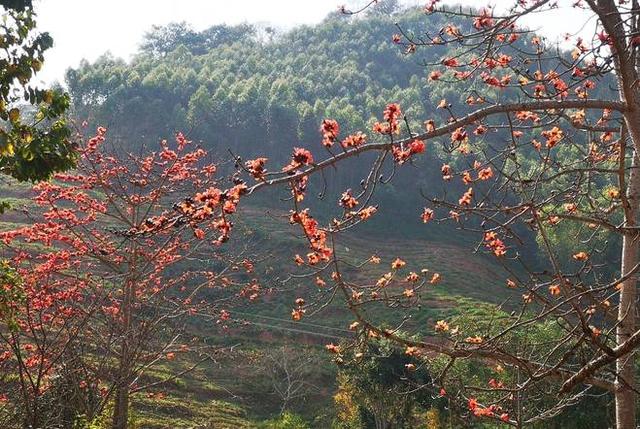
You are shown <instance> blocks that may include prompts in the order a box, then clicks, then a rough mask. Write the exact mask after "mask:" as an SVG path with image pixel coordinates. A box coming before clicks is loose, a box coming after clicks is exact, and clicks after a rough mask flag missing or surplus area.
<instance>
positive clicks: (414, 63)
mask: <svg viewBox="0 0 640 429" xmlns="http://www.w3.org/2000/svg"><path fill="white" fill-rule="evenodd" d="M396 21H401V22H402V23H403V27H405V28H407V29H411V28H412V27H413V28H415V29H416V30H418V29H423V28H424V26H425V25H429V26H433V27H434V28H439V27H441V26H442V23H438V22H436V21H437V18H435V17H429V18H428V21H427V20H426V17H425V16H424V14H422V13H420V12H419V11H417V10H412V11H405V12H402V13H401V14H399V15H396V16H388V15H381V14H369V15H368V16H366V17H360V18H357V19H349V18H346V17H343V16H341V15H339V14H332V15H329V16H328V17H327V18H326V19H325V20H324V22H322V23H321V24H319V25H316V26H313V27H309V26H303V27H299V28H296V29H294V30H292V31H289V32H287V33H284V34H273V33H272V32H270V31H264V30H258V29H256V28H254V27H252V26H249V25H242V26H238V27H227V26H216V27H212V28H211V29H209V30H205V31H203V32H201V33H196V32H193V31H191V30H189V28H188V27H187V26H185V25H179V24H174V25H170V26H168V27H161V28H154V29H153V30H152V31H151V32H150V33H148V34H147V37H146V39H145V40H144V41H143V43H142V44H141V48H140V52H139V53H138V54H137V56H135V58H134V59H133V61H132V63H131V64H126V63H125V62H124V61H122V60H120V59H116V58H113V57H112V56H110V55H105V56H103V57H101V58H100V59H99V60H97V61H96V62H95V63H93V64H89V63H83V64H82V65H81V66H80V68H79V69H77V70H70V71H69V72H68V73H67V78H66V79H67V84H68V87H69V90H70V93H71V95H72V97H73V101H74V104H75V107H76V111H77V114H78V116H79V117H90V118H91V119H92V122H96V123H101V124H105V125H107V126H110V127H111V128H112V131H117V132H125V131H126V135H127V136H129V137H128V138H137V137H139V136H145V137H147V138H151V139H154V138H156V137H157V136H160V135H164V136H166V135H170V134H171V133H173V132H174V131H175V130H184V131H188V132H189V134H190V135H191V137H193V138H194V139H202V140H205V141H206V142H207V143H208V144H209V145H212V146H228V147H233V148H234V149H235V150H237V151H240V152H244V153H246V151H250V152H255V153H265V151H266V152H273V149H280V150H287V151H288V150H289V149H290V147H291V145H292V144H300V143H301V142H302V143H308V144H314V145H315V144H317V143H318V142H319V134H318V126H319V123H320V121H321V120H322V119H323V118H325V117H331V118H334V119H336V120H338V121H339V122H340V123H341V124H342V126H343V128H344V129H345V132H347V131H350V130H353V129H359V130H362V129H364V130H367V129H370V125H371V123H372V120H373V117H374V116H376V115H377V116H379V115H380V114H381V111H382V109H383V108H384V106H385V105H386V104H387V103H389V102H391V101H396V102H399V103H401V105H402V106H403V107H404V109H405V111H406V112H407V113H408V115H409V117H411V118H416V119H419V118H424V117H425V112H426V111H428V110H431V109H432V106H435V105H436V104H437V100H439V99H440V98H442V93H441V92H439V91H435V90H434V88H432V87H430V86H429V85H428V84H426V83H427V81H426V71H425V68H424V67H423V66H422V65H421V64H420V62H421V61H423V60H425V58H423V57H420V56H418V55H415V56H407V55H404V53H403V52H402V49H401V48H400V47H398V46H397V45H394V43H393V42H392V38H391V36H392V35H393V34H394V33H396V32H397V31H398V29H397V28H396V27H395V25H394V22H396ZM432 54H433V53H432ZM429 60H435V61H437V60H438V58H429ZM285 156H286V154H283V158H284V157H285Z"/></svg>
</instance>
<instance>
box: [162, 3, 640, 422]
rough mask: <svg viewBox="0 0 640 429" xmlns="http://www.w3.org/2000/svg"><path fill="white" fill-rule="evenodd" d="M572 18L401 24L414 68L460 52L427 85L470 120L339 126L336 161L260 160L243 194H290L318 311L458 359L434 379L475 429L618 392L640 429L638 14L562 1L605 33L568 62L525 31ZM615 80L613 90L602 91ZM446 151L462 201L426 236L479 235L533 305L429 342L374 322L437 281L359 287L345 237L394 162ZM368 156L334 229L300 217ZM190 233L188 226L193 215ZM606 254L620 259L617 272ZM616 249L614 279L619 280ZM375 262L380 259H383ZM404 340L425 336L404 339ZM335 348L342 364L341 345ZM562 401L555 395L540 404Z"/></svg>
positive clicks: (620, 6)
mask: <svg viewBox="0 0 640 429" xmlns="http://www.w3.org/2000/svg"><path fill="white" fill-rule="evenodd" d="M374 3H376V1H375V0H374V1H372V2H370V3H369V5H373V4H374ZM559 3H560V2H555V1H554V2H552V1H549V0H537V1H536V0H531V1H528V0H518V1H514V4H513V7H511V8H510V9H508V11H507V12H504V13H496V12H494V11H493V10H492V9H491V8H485V9H482V10H480V11H475V10H462V9H455V10H446V9H445V8H440V7H439V6H438V0H430V1H429V2H428V4H427V6H426V7H425V12H426V13H427V18H426V19H428V16H429V15H430V14H433V13H442V14H446V15H448V16H450V17H451V19H452V23H451V24H449V25H446V26H444V27H443V28H441V29H439V31H437V32H435V33H434V34H431V33H429V32H425V33H421V34H420V35H414V34H412V33H410V32H405V31H403V30H402V26H401V25H400V26H399V28H400V30H399V33H398V34H396V35H394V36H393V38H392V40H393V42H394V43H397V44H398V45H399V46H402V48H403V49H405V50H406V52H407V53H408V54H412V53H415V52H419V50H420V49H442V47H447V46H452V47H455V48H456V50H455V51H453V50H450V51H448V54H445V55H447V56H446V57H444V58H442V60H441V61H440V62H439V63H437V64H430V65H429V67H430V70H429V71H428V73H427V75H428V77H429V84H430V85H437V84H438V83H445V84H453V83H455V84H456V85H458V86H457V87H456V89H457V90H459V91H461V92H466V93H467V94H468V96H467V98H466V105H462V106H461V105H453V104H452V103H449V102H447V101H446V100H443V101H442V102H440V103H439V105H438V106H433V107H434V111H435V110H436V108H439V109H441V111H442V112H444V117H442V118H441V119H437V118H405V117H404V116H403V114H402V111H401V107H400V106H399V105H398V104H395V103H391V104H389V106H387V108H386V109H385V111H384V117H383V118H382V119H381V120H380V121H379V122H377V123H376V124H374V126H373V133H374V136H375V137H374V139H373V140H371V141H370V142H368V141H367V140H368V138H367V136H366V135H365V134H364V133H362V132H359V133H355V134H351V135H348V136H346V137H342V136H341V135H340V126H339V124H338V123H337V122H336V121H334V120H331V119H327V120H325V121H323V123H322V125H321V133H322V142H321V143H322V145H323V146H325V147H326V148H327V149H328V155H327V156H326V157H325V158H324V159H323V160H322V161H315V160H314V156H313V155H312V153H311V152H310V151H309V150H308V149H303V148H296V149H294V151H293V154H292V157H291V162H290V164H288V165H286V166H285V167H284V168H277V167H276V168H275V169H274V170H272V171H271V170H270V169H269V165H268V161H267V160H266V159H265V158H259V159H255V160H251V161H248V162H246V164H244V170H246V171H247V172H248V173H249V174H250V175H252V176H253V177H254V178H255V180H256V181H257V183H256V184H255V185H253V186H252V187H249V189H248V191H247V193H248V194H251V193H253V192H256V191H258V190H260V189H262V188H264V187H267V186H273V185H278V184H287V185H289V187H290V188H291V192H292V194H293V195H292V197H293V198H292V201H293V210H292V214H291V217H290V221H291V223H292V224H296V225H299V226H300V227H301V229H302V231H303V233H304V236H305V237H306V239H307V240H308V242H309V252H308V254H307V255H304V256H301V255H296V256H295V262H296V263H297V264H298V265H300V266H304V267H306V268H307V269H308V270H309V271H308V272H307V275H308V276H310V277H313V278H315V280H314V281H315V284H316V285H318V286H319V287H321V288H322V293H321V296H322V297H328V298H329V299H330V300H333V299H335V298H336V297H337V296H340V297H342V298H343V300H344V301H345V303H346V306H347V307H348V308H349V309H350V310H351V311H352V312H353V314H354V315H355V318H356V321H355V322H354V323H353V325H352V326H351V328H352V329H353V330H354V331H355V332H357V333H358V336H359V337H371V336H374V337H375V336H382V337H385V338H389V339H392V340H394V341H395V342H396V343H397V344H401V345H404V346H405V347H406V349H405V352H406V353H407V354H410V355H418V356H425V355H429V356H436V355H439V356H444V357H445V358H446V359H448V363H447V364H446V365H445V366H444V367H443V368H442V371H441V372H440V373H439V374H434V383H436V384H439V385H440V386H441V388H442V391H441V394H442V395H443V396H447V397H449V398H450V400H451V401H459V402H464V403H465V404H466V409H467V410H468V414H469V415H470V418H475V417H479V418H487V419H493V420H497V421H501V422H503V423H505V424H509V425H512V426H515V427H523V426H525V425H528V424H533V423H535V422H538V421H542V420H544V419H546V418H550V417H553V416H555V415H557V414H559V413H561V412H563V410H565V409H566V408H568V407H571V406H573V405H575V404H576V403H577V402H579V401H580V400H581V399H584V398H586V397H588V396H589V395H590V394H591V393H592V392H596V391H597V392H600V391H605V392H609V393H610V394H611V395H613V396H614V398H615V409H616V416H615V421H616V427H617V428H618V429H628V428H635V427H636V403H635V400H636V397H635V394H636V392H637V382H636V374H635V350H636V348H637V346H638V344H640V330H639V329H638V324H637V315H636V311H637V310H636V296H637V293H636V291H637V272H638V268H639V267H640V264H639V255H638V225H637V223H638V210H639V207H638V204H639V201H638V199H639V198H640V175H639V174H638V170H637V164H638V159H637V156H638V155H637V154H638V149H639V148H640V147H639V145H640V92H639V91H640V89H639V85H638V82H639V81H640V80H639V78H640V75H639V72H640V70H639V67H640V66H638V64H640V61H639V60H638V45H639V44H640V29H639V27H638V25H639V23H638V21H639V19H640V5H639V3H638V1H637V0H620V1H618V2H615V1H614V0H582V1H571V2H566V3H567V4H568V6H570V7H574V8H576V10H579V11H581V12H583V13H589V12H590V14H591V15H592V18H593V19H592V20H591V21H593V22H596V28H597V30H596V31H595V34H594V35H593V37H592V38H591V39H590V40H586V39H584V38H580V37H575V38H573V37H571V36H569V37H568V38H567V40H569V41H571V42H572V43H573V45H574V48H573V50H572V51H571V52H563V51H562V50H559V49H556V48H557V46H555V45H554V44H551V43H548V42H547V41H545V40H544V39H543V38H541V37H539V36H536V35H535V34H533V33H532V32H530V31H528V30H527V29H526V28H524V26H523V25H522V24H521V20H522V19H523V18H524V17H526V16H530V15H534V14H535V16H537V17H539V18H540V19H544V17H545V14H553V13H554V10H555V8H556V7H557V5H558V4H559ZM343 11H344V12H345V13H349V12H348V11H347V10H346V9H344V8H343ZM453 20H455V22H453ZM601 81H604V82H607V84H605V87H604V88H597V87H598V83H599V82H601ZM609 85H610V86H611V87H612V88H609ZM594 94H597V95H594ZM514 100H516V101H514ZM390 101H392V100H390ZM416 120H419V121H420V122H422V121H424V130H423V131H422V132H419V133H417V132H415V129H414V130H413V131H412V130H410V129H409V126H410V125H411V126H413V125H412V124H415V123H416ZM369 139H370V138H369ZM436 142H439V143H440V145H441V147H442V149H443V150H442V151H440V152H439V154H440V155H439V156H442V158H443V165H442V167H441V170H442V179H443V180H444V182H445V183H457V184H458V185H457V186H455V185H452V186H451V189H452V190H454V191H455V192H456V193H458V195H456V196H455V197H454V198H453V199H452V197H451V196H450V195H449V194H450V193H448V194H447V195H445V196H444V197H440V198H437V197H430V198H429V200H430V203H429V205H428V206H427V207H425V209H424V212H423V213H421V214H420V216H421V217H422V219H423V221H424V222H425V223H429V222H434V221H449V222H453V223H454V224H456V225H459V227H460V228H465V229H469V230H472V231H475V232H476V233H478V234H479V236H478V242H479V246H478V249H485V250H486V251H487V252H488V253H490V254H491V255H492V256H493V257H495V258H497V259H498V261H500V262H502V263H503V264H504V266H505V268H506V269H507V270H508V271H509V274H508V276H505V278H504V279H502V280H500V279H496V282H497V283H499V284H500V285H505V286H500V287H507V288H513V289H518V290H521V291H522V292H521V293H518V299H517V300H516V299H515V298H512V299H511V300H510V302H508V303H506V304H505V306H504V309H506V310H508V311H498V310H496V311H495V313H494V314H493V315H492V316H491V317H488V318H487V320H485V323H481V324H478V323H477V322H478V321H477V320H476V321H474V323H475V325H474V324H471V325H462V324H461V325H460V326H456V325H455V324H450V322H452V321H447V320H441V321H438V323H437V324H436V325H435V326H434V327H433V328H430V329H428V330H427V329H425V327H424V326H411V325H410V324H407V323H405V321H402V322H401V323H399V325H398V326H395V327H389V326H380V325H378V324H377V323H374V321H372V320H371V319H370V318H369V317H368V315H369V314H371V312H368V311H367V309H374V310H375V312H376V313H378V314H379V313H380V312H381V311H382V309H383V308H384V306H385V305H387V306H389V307H393V308H395V309H397V308H403V309H406V310H407V311H409V310H410V309H411V308H414V307H415V306H416V305H417V304H419V303H420V301H421V298H422V297H423V295H424V294H425V293H426V292H425V291H427V290H428V288H429V287H431V285H433V284H436V283H438V282H439V281H440V280H441V279H440V276H439V275H438V274H437V273H431V272H429V271H421V270H420V269H419V268H422V267H415V268H414V267H408V266H407V264H406V262H405V261H403V260H402V259H401V258H398V259H396V260H394V261H392V262H391V264H390V268H391V269H390V270H389V271H387V272H386V273H383V274H382V275H381V276H380V277H379V278H376V279H372V280H371V281H370V282H364V283H363V282H362V280H358V279H361V277H353V278H352V277H351V273H352V272H353V270H354V268H358V266H361V265H362V264H360V265H358V264H354V262H353V261H352V260H349V259H347V258H344V255H343V254H342V253H341V251H339V250H338V248H336V246H335V240H336V239H337V236H338V235H339V233H340V232H342V231H345V230H349V229H353V228H354V227H355V226H356V225H357V224H358V223H360V222H362V221H364V220H366V219H368V218H370V217H371V216H372V215H374V214H375V212H376V210H377V208H376V206H375V205H374V204H373V201H374V191H375V189H376V187H377V186H378V185H379V184H380V171H381V168H382V167H383V166H384V165H385V163H387V162H389V161H391V162H393V164H394V165H395V166H396V167H399V166H401V165H404V164H408V163H410V162H411V161H412V160H413V159H414V158H415V157H416V156H420V154H421V153H422V152H425V151H426V149H427V145H428V144H429V143H431V146H433V147H435V146H436V145H435V143H436ZM336 147H338V148H339V150H338V151H336V150H335V148H336ZM364 152H378V153H379V155H378V157H377V158H376V160H375V162H374V164H373V165H372V169H371V172H370V174H369V175H368V176H367V177H365V178H364V180H363V181H362V182H361V184H360V188H357V187H355V186H354V187H353V189H356V191H353V190H347V191H345V192H344V193H343V194H342V195H341V196H340V197H339V206H340V208H339V213H338V214H337V215H336V217H335V218H334V219H333V220H332V221H331V222H329V223H328V224H327V225H322V224H320V222H319V221H318V220H317V219H315V218H314V217H313V215H312V214H311V213H310V211H309V210H308V209H305V208H303V204H304V195H305V193H306V190H307V187H308V181H309V178H310V177H311V175H313V174H314V173H316V172H319V171H322V170H324V169H326V168H328V167H334V166H339V165H340V164H341V162H342V161H344V160H346V159H348V158H354V157H356V156H358V155H360V154H362V153H364ZM432 152H433V153H434V154H436V151H435V150H432ZM316 156H317V155H316ZM452 159H454V160H455V163H453V162H452V161H451V160H452ZM461 185H463V186H464V189H463V190H462V191H459V187H460V186H461ZM428 191H429V190H425V193H428ZM413 215H415V216H418V215H419V214H413ZM176 219H177V220H181V221H188V220H189V219H190V217H189V216H188V215H187V214H179V215H177V216H176V217H175V218H174V220H176ZM558 231H560V232H561V233H563V234H564V236H563V240H562V241H564V242H565V244H569V245H571V244H573V246H570V247H571V248H572V249H571V250H572V251H571V254H566V252H559V251H558V250H559V249H558V246H556V245H555V244H554V243H558V242H560V241H559V240H558V239H557V237H558V236H561V235H560V234H558ZM567 234H571V235H567ZM554 237H555V238H554ZM603 237H604V238H603ZM616 237H617V238H618V240H616V239H615V238H616ZM554 240H555V241H554ZM527 242H528V243H529V244H536V245H539V247H540V248H541V249H542V251H543V252H544V254H545V255H546V263H542V262H541V263H540V264H539V263H534V262H532V261H528V260H526V258H523V257H522V256H521V255H522V253H521V252H520V250H519V247H520V246H521V245H523V244H524V245H526V244H527ZM567 242H568V243H567ZM605 242H606V243H608V245H609V246H611V247H615V249H608V250H607V252H608V253H607V257H606V258H603V257H600V254H602V246H604V244H605ZM616 243H619V245H617V244H616ZM616 246H617V247H616ZM565 247H567V246H565ZM614 250H615V252H617V256H616V257H614V258H613V259H614V262H615V263H616V264H618V266H617V267H615V268H612V267H611V265H612V264H611V260H610V259H611V256H610V255H611V254H612V252H614ZM607 258H609V259H607ZM362 262H363V263H366V262H369V263H373V264H376V263H379V262H381V261H380V260H379V258H377V257H372V258H370V259H369V260H368V261H362ZM410 269H413V271H410ZM296 278H298V279H300V277H299V276H298V277H296ZM398 285H401V287H398ZM305 298H307V297H300V298H299V299H298V300H296V304H295V305H296V306H295V308H294V310H293V312H292V316H293V318H294V319H300V318H301V317H303V316H304V315H305V313H307V314H308V313H310V312H311V311H310V310H312V309H313V308H314V306H315V305H316V304H319V306H320V308H322V307H323V306H324V305H326V301H325V302H319V301H318V300H313V299H305ZM408 328H411V330H412V331H415V332H409V333H410V334H412V335H402V336H400V335H397V332H398V330H399V329H402V331H407V330H408ZM435 335H438V336H440V338H434V336H435ZM328 348H329V349H330V351H332V352H334V353H336V354H338V355H340V356H339V358H340V359H344V356H342V354H343V353H346V351H345V350H343V349H342V348H341V347H339V346H335V345H329V346H328ZM470 360H475V361H476V362H477V363H479V364H485V365H489V364H491V365H493V366H492V367H493V368H494V369H495V373H496V376H495V377H494V378H490V379H488V380H487V381H486V384H483V385H469V384H463V385H460V386H450V385H449V384H448V380H450V378H448V375H450V374H451V372H452V371H451V370H452V368H455V367H456V366H457V365H458V363H459V362H461V361H463V362H468V361H470ZM432 372H433V371H432ZM449 387H452V388H449ZM448 388H449V389H448ZM598 389H601V390H598ZM549 393H554V394H557V395H559V396H558V398H557V399H556V400H554V401H548V400H547V401H544V400H543V399H544V396H545V394H547V395H548V394H549ZM537 399H541V400H540V401H537Z"/></svg>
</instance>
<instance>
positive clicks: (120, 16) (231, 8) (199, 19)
mask: <svg viewBox="0 0 640 429" xmlns="http://www.w3.org/2000/svg"><path fill="white" fill-rule="evenodd" d="M365 1H367V0H109V1H104V0H35V1H34V4H35V9H36V12H37V13H38V28H39V29H40V30H41V31H48V32H49V33H50V34H51V36H52V37H53V39H54V47H53V48H52V49H50V50H49V51H47V53H46V56H45V63H44V64H45V65H44V68H43V69H42V71H41V72H40V73H39V74H38V76H37V80H38V81H42V82H44V83H51V82H53V81H56V80H57V81H60V82H62V81H63V79H64V73H65V71H66V69H67V68H69V67H77V66H78V64H79V63H80V61H81V60H82V59H83V58H85V59H88V60H89V61H93V60H95V59H96V58H98V57H99V56H100V55H102V54H103V53H105V52H106V51H110V52H111V53H112V54H113V55H115V56H117V57H121V58H124V59H125V60H129V59H130V58H131V56H132V54H134V53H135V52H136V50H137V48H138V46H139V44H140V42H141V40H142V37H143V35H144V33H145V32H146V31H148V30H149V29H150V28H151V26H152V25H164V24H168V23H170V22H180V21H186V22H188V23H190V24H191V25H192V26H193V27H194V28H195V29H196V30H202V29H205V28H208V27H210V26H212V25H216V24H221V23H226V24H239V23H243V22H249V23H263V24H269V25H272V26H274V27H278V28H280V29H289V28H292V27H295V26H297V25H301V24H314V23H318V22H320V21H322V19H323V18H324V17H325V16H326V15H327V14H328V13H330V12H332V11H335V10H336V9H337V8H338V6H339V5H341V4H345V3H347V4H352V5H358V4H363V3H364V2H365ZM401 2H402V3H404V4H422V3H424V1H420V0H401ZM450 2H453V0H452V1H450ZM562 2H563V0H561V1H560V3H562ZM564 2H565V3H569V0H564ZM456 3H462V4H464V5H465V6H467V5H468V6H484V5H486V4H487V0H457V1H456ZM492 3H493V4H494V5H496V6H497V7H498V8H499V7H500V6H501V5H506V4H511V3H512V1H510V0H492ZM354 7H355V6H354ZM577 13H579V12H577V11H576V10H575V9H571V8H568V7H567V8H561V9H559V10H558V11H557V12H554V13H553V14H545V19H544V20H541V19H540V18H537V19H536V18H532V19H530V20H529V21H528V22H527V24H528V25H529V26H530V27H532V28H538V27H539V28H541V30H542V31H543V32H546V33H547V34H548V35H549V37H552V38H558V37H561V36H562V35H563V34H564V33H566V32H575V31H578V30H579V24H580V22H581V21H582V20H580V19H577V16H576V14H577Z"/></svg>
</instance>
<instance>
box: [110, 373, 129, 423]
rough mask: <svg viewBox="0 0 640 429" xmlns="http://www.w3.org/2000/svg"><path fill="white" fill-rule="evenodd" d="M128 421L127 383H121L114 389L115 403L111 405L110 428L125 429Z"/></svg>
mask: <svg viewBox="0 0 640 429" xmlns="http://www.w3.org/2000/svg"><path fill="white" fill-rule="evenodd" d="M128 422H129V385H128V383H123V385H120V386H118V388H117V389H116V397H115V404H114V407H113V422H112V425H111V427H112V429H127V424H128Z"/></svg>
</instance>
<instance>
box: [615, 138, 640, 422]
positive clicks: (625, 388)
mask: <svg viewBox="0 0 640 429" xmlns="http://www.w3.org/2000/svg"><path fill="white" fill-rule="evenodd" d="M633 134H634V133H632V138H633ZM623 138H624V136H623ZM634 146H635V145H634ZM621 156H623V154H621ZM637 156H638V154H637V152H636V151H635V150H634V151H633V158H632V161H631V172H630V173H629V183H628V186H627V190H626V194H627V199H628V201H629V207H628V209H627V211H626V216H625V226H626V227H634V226H636V225H637V218H638V202H639V197H640V174H639V172H638V171H637V169H638V162H637ZM637 264H638V237H637V236H635V235H632V234H626V235H624V237H623V241H622V266H621V275H622V276H626V275H628V273H630V272H631V271H632V270H633V269H634V268H635V266H636V265H637ZM637 280H638V277H637V275H636V274H633V275H632V276H630V277H629V278H628V279H627V280H625V281H624V282H623V283H622V285H621V286H620V306H619V309H618V323H619V324H618V327H617V329H616V343H617V345H620V344H622V343H624V342H625V341H627V340H628V339H629V337H630V336H631V335H633V333H634V332H635V330H636V325H637V322H636V319H637V316H636V288H637ZM616 372H617V377H616V381H615V403H616V429H635V428H636V397H635V396H636V395H635V389H636V385H637V383H636V375H635V352H631V353H629V354H627V355H625V356H622V357H620V358H618V359H617V361H616Z"/></svg>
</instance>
